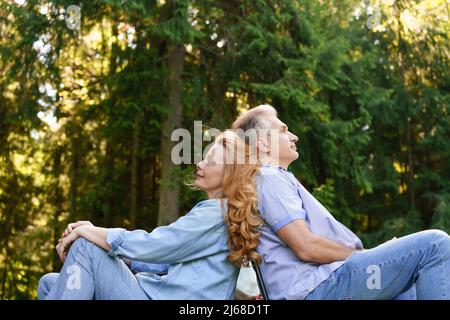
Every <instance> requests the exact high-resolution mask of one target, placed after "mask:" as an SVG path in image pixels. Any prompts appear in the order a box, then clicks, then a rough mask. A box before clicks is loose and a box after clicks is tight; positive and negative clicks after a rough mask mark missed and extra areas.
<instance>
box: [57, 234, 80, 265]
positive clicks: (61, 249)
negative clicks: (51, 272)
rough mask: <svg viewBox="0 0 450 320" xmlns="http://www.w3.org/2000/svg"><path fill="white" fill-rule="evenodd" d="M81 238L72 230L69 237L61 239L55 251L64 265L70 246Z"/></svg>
mask: <svg viewBox="0 0 450 320" xmlns="http://www.w3.org/2000/svg"><path fill="white" fill-rule="evenodd" d="M79 237H80V236H79V235H78V232H77V230H72V231H71V232H70V233H69V234H68V235H67V236H65V237H63V238H61V239H59V241H58V244H57V245H56V247H55V249H56V252H57V253H58V256H59V259H61V262H62V263H64V261H65V260H66V256H67V252H68V249H69V247H70V245H71V244H72V242H74V241H75V240H77V239H78V238H79Z"/></svg>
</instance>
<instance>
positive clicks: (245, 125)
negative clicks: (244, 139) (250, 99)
mask: <svg viewBox="0 0 450 320" xmlns="http://www.w3.org/2000/svg"><path fill="white" fill-rule="evenodd" d="M268 116H269V117H270V116H275V117H276V116H277V110H275V108H274V107H272V106H271V105H270V104H262V105H259V106H257V107H255V108H252V109H250V110H248V111H246V112H244V113H243V114H241V115H240V116H239V117H238V118H237V119H236V121H234V123H233V130H238V129H241V130H243V131H244V132H246V131H247V130H249V129H256V130H259V129H269V125H268V123H267V121H265V118H266V117H268Z"/></svg>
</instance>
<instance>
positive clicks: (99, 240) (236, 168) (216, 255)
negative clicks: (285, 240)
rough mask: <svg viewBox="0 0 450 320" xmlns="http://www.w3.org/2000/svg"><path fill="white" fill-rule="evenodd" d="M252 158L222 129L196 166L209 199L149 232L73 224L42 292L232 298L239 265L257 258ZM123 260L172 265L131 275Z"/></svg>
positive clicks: (92, 296) (47, 296)
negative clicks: (160, 270)
mask: <svg viewBox="0 0 450 320" xmlns="http://www.w3.org/2000/svg"><path fill="white" fill-rule="evenodd" d="M249 159H250V158H249V153H248V149H247V147H246V145H245V143H244V142H243V141H242V140H240V138H239V137H237V136H236V134H235V133H233V132H232V131H226V132H224V133H222V134H221V135H220V136H218V137H217V138H216V141H215V143H214V145H213V146H212V148H211V149H210V150H209V151H208V153H207V155H206V157H205V159H204V160H203V161H201V162H200V163H198V164H197V172H196V180H195V185H196V187H198V188H200V189H202V190H203V191H205V192H206V193H207V195H208V200H205V201H201V202H200V203H198V204H197V205H196V206H195V207H194V208H192V210H191V211H190V212H189V213H187V214H186V215H185V216H183V217H181V218H179V219H178V220H177V221H175V222H174V223H172V224H170V225H168V226H162V227H158V228H156V229H154V230H153V231H152V232H150V233H148V232H146V231H143V230H135V231H127V230H124V229H120V228H112V229H107V228H100V227H95V226H93V225H90V224H83V223H78V224H77V223H75V224H73V225H72V226H73V227H74V228H73V229H72V228H70V229H68V230H67V232H65V236H64V237H63V238H62V239H61V240H60V243H59V244H58V246H57V248H56V249H57V252H58V255H59V256H60V258H61V260H62V261H63V262H64V265H63V268H62V270H61V272H60V273H59V275H58V278H57V280H56V281H55V283H54V284H53V286H52V287H51V288H50V289H49V291H48V292H46V293H45V294H42V292H43V290H39V289H38V292H41V294H40V296H39V298H40V299H44V298H45V299H97V300H104V299H144V300H145V299H232V298H233V295H234V292H235V288H236V282H237V278H238V274H239V267H240V266H242V265H247V264H248V262H249V261H250V260H253V261H260V256H259V255H258V253H257V252H256V250H255V249H256V247H257V245H258V237H259V233H258V231H257V228H258V226H260V224H261V219H260V217H259V214H258V211H257V196H256V187H255V182H254V179H255V175H256V174H257V173H258V170H259V166H258V165H257V164H251V163H249V162H250V161H249ZM70 244H72V245H71V247H70V250H69V251H68V253H67V254H66V251H67V248H68V246H69V245H70ZM122 258H125V259H130V260H134V261H142V262H148V263H154V264H168V265H169V267H168V270H167V274H166V275H164V276H160V275H157V274H155V273H151V272H141V273H137V274H133V273H132V272H131V271H130V270H129V268H128V267H127V266H126V265H125V263H124V262H123V261H122ZM44 277H45V276H44ZM40 286H42V281H41V282H40Z"/></svg>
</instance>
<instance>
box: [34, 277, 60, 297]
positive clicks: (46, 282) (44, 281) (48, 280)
mask: <svg viewBox="0 0 450 320" xmlns="http://www.w3.org/2000/svg"><path fill="white" fill-rule="evenodd" d="M58 276H59V273H47V274H44V275H43V276H42V277H41V279H39V283H38V289H37V295H38V299H39V300H43V299H45V297H46V296H47V294H48V292H49V291H50V289H51V288H52V287H53V285H54V284H55V283H56V281H57V280H58Z"/></svg>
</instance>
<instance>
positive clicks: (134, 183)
mask: <svg viewBox="0 0 450 320" xmlns="http://www.w3.org/2000/svg"><path fill="white" fill-rule="evenodd" d="M139 128H140V127H139V117H138V116H136V119H135V121H134V130H133V146H132V151H131V208H130V228H131V229H135V228H136V213H137V210H138V208H137V202H138V201H137V200H138V174H139Z"/></svg>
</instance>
